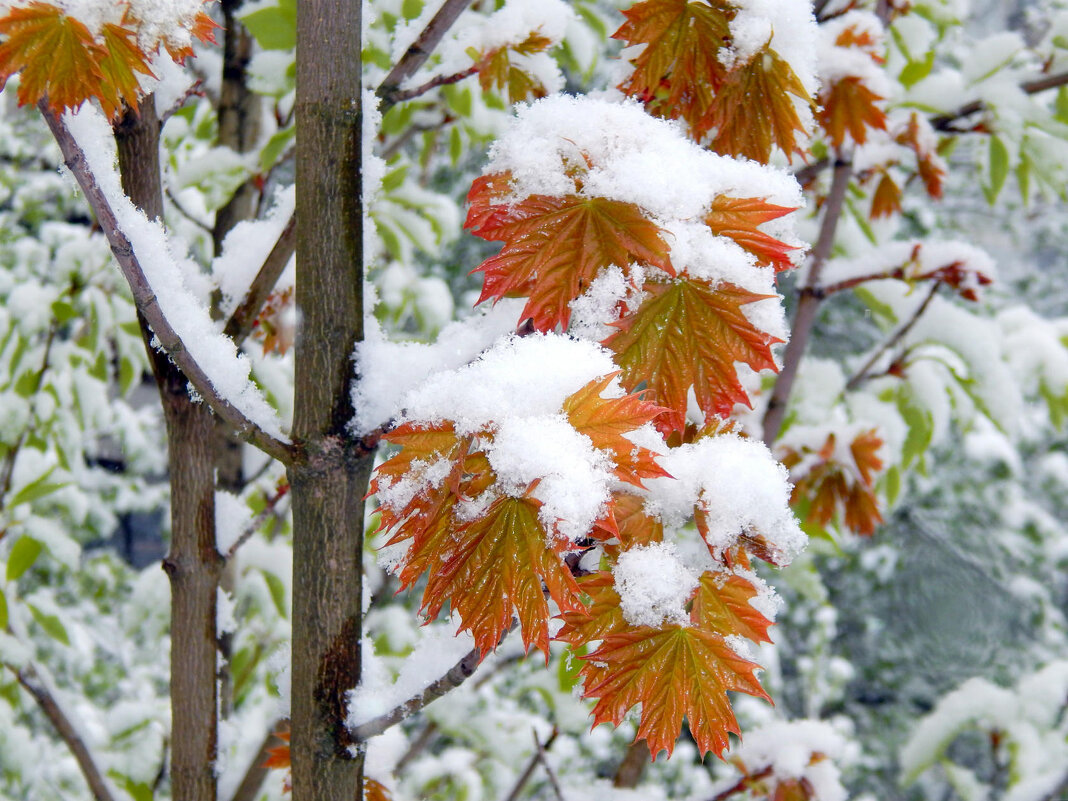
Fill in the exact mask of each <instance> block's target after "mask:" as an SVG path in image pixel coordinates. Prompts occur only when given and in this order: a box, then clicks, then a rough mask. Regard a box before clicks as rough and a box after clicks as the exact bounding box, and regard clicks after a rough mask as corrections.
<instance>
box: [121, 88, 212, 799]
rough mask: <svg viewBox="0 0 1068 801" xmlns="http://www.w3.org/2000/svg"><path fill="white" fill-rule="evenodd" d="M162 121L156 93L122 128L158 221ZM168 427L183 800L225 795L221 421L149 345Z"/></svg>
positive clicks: (175, 786) (132, 174)
mask: <svg viewBox="0 0 1068 801" xmlns="http://www.w3.org/2000/svg"><path fill="white" fill-rule="evenodd" d="M159 133H160V122H159V118H158V117H157V115H156V109H155V105H154V102H153V98H152V97H148V98H146V99H145V100H144V101H143V103H142V106H141V109H140V110H139V113H134V112H132V111H127V113H126V114H125V115H124V116H123V118H122V119H121V120H120V121H119V123H118V124H117V125H116V126H115V140H116V143H117V145H118V156H119V170H120V173H121V175H122V186H123V190H124V191H125V192H126V194H127V195H128V196H129V197H130V199H131V200H132V201H133V202H134V204H136V205H137V206H138V207H140V208H141V209H142V210H143V211H144V212H145V214H146V215H148V217H149V218H153V217H160V218H162V216H163V193H162V189H161V183H160V174H161V173H160V162H159ZM141 328H142V334H143V335H144V336H145V347H146V349H147V350H148V355H149V359H150V361H151V363H152V368H153V372H154V373H155V376H156V383H157V385H158V387H159V392H160V398H161V400H162V402H163V415H164V419H165V420H166V424H167V452H168V469H169V471H170V484H171V547H170V552H169V553H168V555H167V558H166V559H165V560H164V562H163V566H164V569H165V570H166V571H167V575H168V577H169V578H170V582H171V777H172V778H171V786H172V794H173V797H174V798H175V799H180V800H181V801H214V800H215V793H216V788H215V758H216V748H217V723H216V708H217V701H218V699H217V694H216V681H215V679H216V660H217V655H216V631H215V606H216V593H217V592H218V589H217V585H218V581H219V572H220V570H221V567H222V560H221V558H220V556H219V554H218V553H217V551H216V548H215V481H214V475H213V466H214V452H213V450H214V449H213V447H212V443H213V431H214V424H213V420H212V416H211V412H210V410H209V409H208V407H207V406H206V405H204V404H198V403H193V402H192V401H191V400H190V398H189V392H188V388H187V387H188V382H187V381H186V378H185V376H184V375H182V373H181V372H180V371H179V370H178V369H177V368H176V367H175V366H174V364H173V363H172V362H171V361H170V360H169V359H168V358H167V357H166V356H165V355H164V354H161V353H160V352H159V351H157V350H156V349H155V348H153V347H151V345H149V344H148V343H149V341H150V339H151V332H150V331H149V330H148V328H147V326H146V325H145V324H144V323H143V321H142V326H141Z"/></svg>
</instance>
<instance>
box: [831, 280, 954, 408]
mask: <svg viewBox="0 0 1068 801" xmlns="http://www.w3.org/2000/svg"><path fill="white" fill-rule="evenodd" d="M941 286H942V282H941V281H935V282H934V284H933V285H932V286H931V291H930V292H928V293H927V297H925V298H924V299H923V303H921V304H920V305H919V306H917V307H916V311H914V312H913V313H912V316H911V317H909V319H908V320H907V321H906V322H905V324H904V325H903V326H901V327H900V328H899V329H897V331H895V332H894V333H893V335H892V336H891V337H890V338H889V339H887V340H886V342H884V343H883V344H882V345H881V346H880V347H879V348H878V349H877V350H876V351H875V353H873V354H872V355H871V358H869V359H868V360H867V361H866V362H864V366H863V367H861V368H860V369H859V370H857V372H856V373H854V374H853V377H852V378H850V379H849V381H847V382H846V385H845V390H844V391H846V392H848V391H850V390H853V389H856V388H857V387H858V386H860V384H861V383H862V382H863V381H865V380H867V379H868V378H870V377H871V376H870V372H871V369H872V368H873V367H874V366H875V365H876V364H877V363H878V361H879V359H881V358H882V357H883V354H885V353H886V352H887V351H888V350H890V349H891V348H892V347H894V346H895V345H896V344H897V343H898V342H900V341H901V340H902V339H903V338H904V336H905V334H907V333H908V332H909V331H911V330H912V328H913V326H915V325H916V323H917V322H918V321H919V319H920V317H922V316H923V313H924V312H925V311H927V307H928V306H930V305H931V301H932V300H934V296H935V295H937V294H938V289H939V287H941Z"/></svg>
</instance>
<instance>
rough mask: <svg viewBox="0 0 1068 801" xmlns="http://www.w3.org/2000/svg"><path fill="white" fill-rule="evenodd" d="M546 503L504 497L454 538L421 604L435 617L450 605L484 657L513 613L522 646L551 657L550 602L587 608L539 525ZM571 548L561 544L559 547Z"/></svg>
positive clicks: (567, 608)
mask: <svg viewBox="0 0 1068 801" xmlns="http://www.w3.org/2000/svg"><path fill="white" fill-rule="evenodd" d="M540 506H541V503H540V502H539V501H538V500H536V499H535V498H532V497H530V496H529V495H527V496H525V497H522V498H501V499H499V500H497V501H495V502H494V503H493V504H492V505H491V506H490V507H489V509H487V510H486V512H485V513H484V514H482V515H480V516H479V517H477V518H475V519H474V520H472V521H471V522H469V523H466V524H465V525H463V526H460V527H459V528H457V529H456V530H455V531H454V532H453V542H452V543H451V544H449V545H446V546H444V549H445V551H446V552H447V553H448V557H447V558H446V559H445V560H444V563H443V564H442V565H441V567H440V569H439V570H437V571H434V572H432V573H431V574H430V576H429V578H428V581H427V587H426V592H425V593H424V595H423V605H424V608H425V609H426V611H427V614H428V615H429V616H430V617H434V616H436V615H437V614H438V612H439V611H440V610H441V607H442V606H443V605H444V603H445V601H446V600H448V601H449V603H450V604H451V606H452V608H453V609H454V610H455V611H456V612H458V613H459V615H460V620H461V625H460V629H461V630H469V631H470V632H471V634H472V635H473V636H474V638H475V645H476V646H477V647H478V649H479V650H480V651H481V652H482V654H483V656H485V655H486V654H488V653H489V652H490V651H492V650H493V649H494V648H496V647H497V644H498V643H499V642H500V639H501V636H502V635H503V634H504V633H505V632H506V631H508V629H509V627H510V625H511V621H512V610H513V608H514V609H515V612H516V614H517V616H518V617H519V623H520V628H521V629H522V635H523V643H524V645H525V646H526V647H527V648H529V647H530V646H531V645H534V646H535V647H537V648H539V649H541V650H542V651H543V652H544V653H545V654H546V658H548V653H549V627H548V619H549V606H548V603H547V601H546V600H545V593H544V592H543V590H542V582H544V583H545V589H546V590H548V594H549V597H550V598H552V599H553V600H554V601H556V603H557V605H558V606H559V607H560V609H561V610H565V611H578V610H580V609H581V608H582V604H581V602H580V600H579V587H578V584H576V582H575V579H574V577H573V576H572V575H571V571H570V570H569V569H568V567H567V565H566V564H564V561H563V560H562V559H561V558H560V555H559V552H558V549H557V547H554V546H553V545H550V535H549V533H548V532H546V531H545V529H544V527H543V526H542V524H541V522H540V521H539V520H538V508H539V507H540ZM567 544H568V543H567V541H566V540H565V541H563V542H558V543H557V545H559V546H560V547H564V546H566V545H567Z"/></svg>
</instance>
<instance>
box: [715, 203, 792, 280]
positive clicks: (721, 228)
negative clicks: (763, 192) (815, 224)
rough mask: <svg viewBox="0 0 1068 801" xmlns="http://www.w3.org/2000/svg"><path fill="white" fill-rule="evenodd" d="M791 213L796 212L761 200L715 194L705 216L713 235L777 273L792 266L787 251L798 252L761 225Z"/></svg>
mask: <svg viewBox="0 0 1068 801" xmlns="http://www.w3.org/2000/svg"><path fill="white" fill-rule="evenodd" d="M792 211H797V209H793V208H790V207H788V206H776V205H774V204H772V203H768V202H767V200H766V199H762V198H753V197H745V198H739V197H730V196H729V195H717V196H716V198H715V200H713V201H712V208H711V210H710V211H709V212H708V214H707V216H706V217H705V223H706V224H707V225H708V227H709V228H711V229H712V233H714V234H716V235H717V236H727V237H730V238H731V239H733V240H734V241H735V242H737V243H738V245H739V246H740V247H742V248H744V249H745V250H747V251H749V252H750V253H752V254H753V255H754V256H756V257H757V262H758V263H759V264H768V265H771V266H773V267H774V268H775V271H776V272H781V271H782V270H788V269H790V268H791V267H793V266H794V265H793V262H791V261H790V251H791V250H797V247H796V246H794V245H787V244H785V243H784V242H781V241H780V240H778V239H776V238H775V237H773V236H771V235H770V234H766V233H764V232H763V231H761V230H760V225H761V224H763V223H766V222H770V221H771V220H777V219H778V218H779V217H784V216H786V215H787V214H789V213H790V212H792Z"/></svg>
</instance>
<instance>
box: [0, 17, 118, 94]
mask: <svg viewBox="0 0 1068 801" xmlns="http://www.w3.org/2000/svg"><path fill="white" fill-rule="evenodd" d="M0 33H2V34H4V35H5V36H6V37H7V38H6V40H5V41H4V43H3V44H2V45H0V88H2V87H3V85H4V84H5V83H6V82H7V80H8V79H9V78H10V77H11V76H12V75H14V74H15V73H16V72H21V73H22V79H21V81H20V83H19V89H18V100H19V104H20V105H27V104H31V103H36V102H37V101H38V100H40V99H41V98H43V97H47V98H48V105H49V108H51V109H52V110H54V111H57V112H58V111H62V110H64V109H68V108H77V107H78V106H80V105H81V104H82V102H83V101H85V100H86V99H87V98H89V97H93V96H94V95H96V94H97V93H98V91H99V86H100V82H101V80H102V79H103V72H102V70H101V68H100V61H101V59H103V58H104V57H105V56H106V52H105V50H104V48H103V47H102V46H101V45H99V44H97V42H96V41H95V40H94V39H93V35H92V34H91V33H90V32H89V29H88V28H86V27H85V25H83V24H82V23H81V22H79V21H78V20H77V19H75V18H74V17H69V16H67V15H66V14H65V13H64V12H63V10H62V9H59V8H56V7H55V6H52V5H48V4H47V3H31V4H29V5H27V6H22V7H15V8H12V9H11V10H10V11H9V12H8V13H7V15H6V16H4V17H2V18H0Z"/></svg>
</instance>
